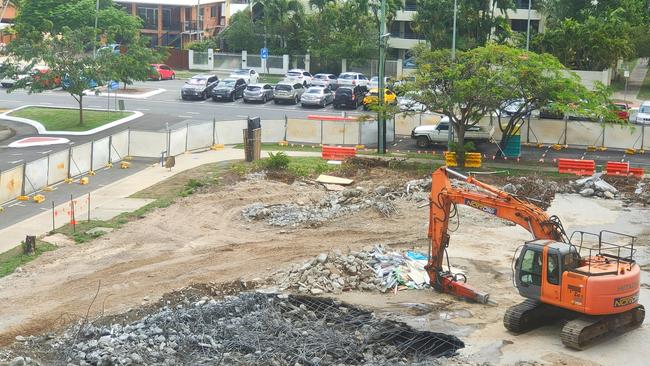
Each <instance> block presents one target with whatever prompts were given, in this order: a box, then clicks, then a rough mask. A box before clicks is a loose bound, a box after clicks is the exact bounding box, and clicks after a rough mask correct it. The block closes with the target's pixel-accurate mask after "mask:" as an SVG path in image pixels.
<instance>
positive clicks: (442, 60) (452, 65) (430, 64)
mask: <svg viewBox="0 0 650 366" xmlns="http://www.w3.org/2000/svg"><path fill="white" fill-rule="evenodd" d="M417 52H418V53H417V57H416V60H417V69H416V71H415V75H414V76H415V81H414V82H413V83H411V84H409V85H407V87H406V89H407V90H409V89H410V91H412V92H413V95H414V99H415V100H416V101H417V102H420V103H422V104H423V105H425V106H426V107H427V108H428V109H429V110H432V111H441V112H442V113H443V114H444V115H446V116H447V117H449V122H450V125H451V126H452V127H453V129H454V133H455V136H456V138H457V141H456V144H455V146H456V156H457V160H458V163H459V165H460V166H464V160H465V131H467V129H468V128H470V127H472V126H475V125H476V124H478V123H479V121H480V120H481V118H483V116H485V115H486V114H487V113H488V112H489V111H491V110H494V109H495V106H498V105H500V104H501V103H502V101H503V100H505V99H506V94H505V90H504V88H503V85H501V82H500V77H499V74H498V72H496V70H495V69H494V68H493V67H492V66H493V64H492V59H491V56H490V55H489V49H484V48H476V49H472V50H470V51H458V52H457V53H456V60H455V61H452V60H451V53H450V50H447V49H445V50H436V51H431V50H425V49H419V50H418V51H417Z"/></svg>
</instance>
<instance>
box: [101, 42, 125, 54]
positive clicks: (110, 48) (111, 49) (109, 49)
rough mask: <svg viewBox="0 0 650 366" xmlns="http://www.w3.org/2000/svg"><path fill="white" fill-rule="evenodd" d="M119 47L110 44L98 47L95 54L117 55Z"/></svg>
mask: <svg viewBox="0 0 650 366" xmlns="http://www.w3.org/2000/svg"><path fill="white" fill-rule="evenodd" d="M120 47H121V45H120V44H119V43H111V44H107V45H106V46H103V47H100V48H99V49H98V50H97V52H98V53H99V52H110V53H112V54H114V55H119V54H120Z"/></svg>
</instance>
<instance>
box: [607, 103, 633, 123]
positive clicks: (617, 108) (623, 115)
mask: <svg viewBox="0 0 650 366" xmlns="http://www.w3.org/2000/svg"><path fill="white" fill-rule="evenodd" d="M609 109H610V110H611V111H612V112H614V113H616V114H617V115H618V118H619V119H622V120H623V121H627V120H629V118H630V106H628V105H627V103H623V102H614V103H612V104H611V106H610V107H609Z"/></svg>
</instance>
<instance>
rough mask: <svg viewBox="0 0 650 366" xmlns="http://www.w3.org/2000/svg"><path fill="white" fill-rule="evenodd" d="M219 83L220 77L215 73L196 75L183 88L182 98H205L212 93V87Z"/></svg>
mask: <svg viewBox="0 0 650 366" xmlns="http://www.w3.org/2000/svg"><path fill="white" fill-rule="evenodd" d="M218 83H219V77H218V76H217V75H214V74H200V75H194V76H192V78H191V79H190V80H188V81H186V82H185V85H183V87H182V88H181V98H183V100H187V99H201V100H205V99H208V97H209V96H210V95H211V93H212V89H214V87H216V86H217V84H218Z"/></svg>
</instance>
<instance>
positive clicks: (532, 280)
mask: <svg viewBox="0 0 650 366" xmlns="http://www.w3.org/2000/svg"><path fill="white" fill-rule="evenodd" d="M519 276H520V277H519V279H520V280H521V283H523V284H527V285H534V286H541V285H542V255H541V253H540V252H538V251H535V250H533V249H526V252H525V253H524V255H523V258H522V260H521V270H520V271H519Z"/></svg>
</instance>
